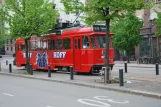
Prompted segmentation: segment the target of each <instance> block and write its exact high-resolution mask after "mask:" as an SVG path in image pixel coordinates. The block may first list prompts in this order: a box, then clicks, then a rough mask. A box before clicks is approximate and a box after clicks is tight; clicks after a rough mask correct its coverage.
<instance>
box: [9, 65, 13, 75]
mask: <svg viewBox="0 0 161 107" xmlns="http://www.w3.org/2000/svg"><path fill="white" fill-rule="evenodd" d="M9 73H12V64H9Z"/></svg>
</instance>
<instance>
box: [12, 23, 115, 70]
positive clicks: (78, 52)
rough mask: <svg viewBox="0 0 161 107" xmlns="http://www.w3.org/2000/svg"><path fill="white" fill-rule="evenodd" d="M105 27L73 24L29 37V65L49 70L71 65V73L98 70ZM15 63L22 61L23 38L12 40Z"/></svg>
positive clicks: (103, 43)
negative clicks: (62, 28) (49, 67)
mask: <svg viewBox="0 0 161 107" xmlns="http://www.w3.org/2000/svg"><path fill="white" fill-rule="evenodd" d="M105 28H106V27H105V26H102V25H93V27H74V28H67V29H64V30H59V31H57V32H56V33H53V34H48V35H43V36H42V37H40V38H37V37H31V39H30V53H29V57H30V64H32V66H33V69H44V70H47V66H48V65H50V66H51V70H54V69H55V68H58V69H59V70H60V69H62V68H64V67H65V68H67V69H68V70H69V67H70V66H73V70H74V72H85V73H90V72H99V70H100V69H101V68H102V67H103V66H104V61H105V57H104V51H105V35H106V33H105V30H106V29H105ZM112 35H113V34H112V33H110V37H109V40H110V48H109V63H110V67H111V68H112V67H113V65H114V61H113V58H114V49H113V47H112V40H111V36H112ZM15 45H16V53H15V54H16V56H15V59H16V65H17V66H24V65H25V63H26V59H25V58H26V56H25V45H24V40H23V39H21V38H18V39H17V40H16V44H15Z"/></svg>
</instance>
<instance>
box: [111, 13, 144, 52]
mask: <svg viewBox="0 0 161 107" xmlns="http://www.w3.org/2000/svg"><path fill="white" fill-rule="evenodd" d="M142 25H143V21H142V20H140V19H138V18H137V17H136V16H134V15H133V14H132V13H127V14H126V15H125V17H124V18H121V19H115V22H114V23H113V24H112V25H111V30H112V32H113V33H114V34H115V35H114V36H113V38H112V39H113V45H114V46H116V47H117V48H119V49H120V50H126V51H131V50H132V49H134V47H135V46H136V45H138V44H139V43H140V42H141V36H140V35H139V34H140V28H141V27H142Z"/></svg>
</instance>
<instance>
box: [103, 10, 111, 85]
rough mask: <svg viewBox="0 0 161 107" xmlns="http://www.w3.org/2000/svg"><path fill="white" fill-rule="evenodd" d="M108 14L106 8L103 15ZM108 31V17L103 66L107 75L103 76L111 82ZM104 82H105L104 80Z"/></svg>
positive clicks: (107, 20) (108, 20)
mask: <svg viewBox="0 0 161 107" xmlns="http://www.w3.org/2000/svg"><path fill="white" fill-rule="evenodd" d="M107 15H109V8H106V12H105V16H107ZM109 32H110V19H106V36H105V43H106V50H105V64H104V65H105V67H107V71H105V72H107V76H105V77H106V78H105V81H107V83H111V80H110V77H111V75H110V67H109ZM105 83H106V82H105Z"/></svg>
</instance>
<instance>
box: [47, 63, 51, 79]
mask: <svg viewBox="0 0 161 107" xmlns="http://www.w3.org/2000/svg"><path fill="white" fill-rule="evenodd" d="M48 77H51V70H50V65H48Z"/></svg>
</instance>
